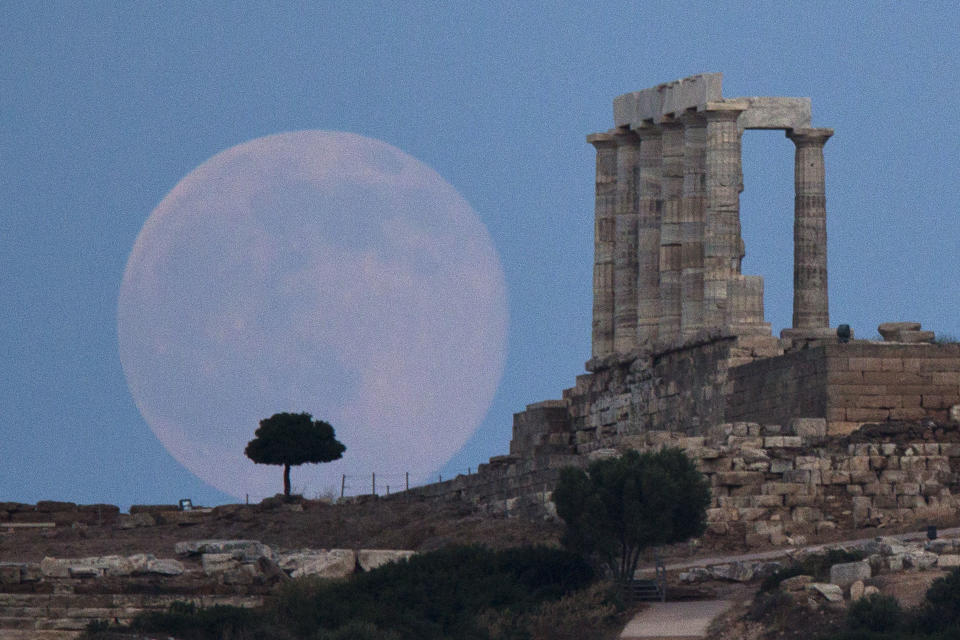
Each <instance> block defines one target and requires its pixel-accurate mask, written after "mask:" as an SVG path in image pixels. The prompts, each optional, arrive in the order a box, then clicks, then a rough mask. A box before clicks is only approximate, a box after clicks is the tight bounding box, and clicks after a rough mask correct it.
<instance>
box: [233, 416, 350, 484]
mask: <svg viewBox="0 0 960 640" xmlns="http://www.w3.org/2000/svg"><path fill="white" fill-rule="evenodd" d="M254 435H255V436H256V437H255V438H254V439H253V440H251V441H250V442H248V443H247V448H246V449H244V452H243V453H244V454H245V455H246V456H247V457H248V458H250V459H251V460H253V461H254V462H256V463H258V464H282V465H283V495H285V496H288V495H290V467H291V466H297V465H301V464H304V463H305V462H310V463H318V462H330V461H331V460H338V459H340V458H341V457H342V456H343V452H344V451H346V449H347V448H346V447H345V446H343V445H342V444H341V443H340V442H338V441H337V439H336V437H335V434H334V432H333V427H331V426H330V425H329V423H326V422H324V421H323V420H314V419H313V416H311V415H310V414H309V413H275V414H273V415H272V416H270V417H269V418H267V419H265V420H261V421H260V428H258V429H257V431H256V432H255V433H254Z"/></svg>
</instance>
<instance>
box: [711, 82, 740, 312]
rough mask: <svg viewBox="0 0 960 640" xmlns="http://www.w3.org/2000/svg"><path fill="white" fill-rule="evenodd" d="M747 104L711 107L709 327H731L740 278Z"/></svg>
mask: <svg viewBox="0 0 960 640" xmlns="http://www.w3.org/2000/svg"><path fill="white" fill-rule="evenodd" d="M746 108H747V103H746V102H738V101H732V102H730V101H728V102H717V103H710V104H708V105H707V110H706V111H704V112H703V116H704V118H705V119H706V123H707V129H706V152H705V153H706V203H705V214H706V218H705V226H704V258H703V259H704V275H703V278H704V294H703V297H704V300H703V312H704V325H705V326H707V327H723V326H728V325H730V324H731V317H730V307H729V306H728V302H727V298H728V286H727V285H728V283H729V282H730V281H731V280H732V278H733V276H735V275H739V273H740V261H741V259H742V258H743V240H742V239H741V236H740V185H741V182H742V169H741V162H740V129H739V127H738V125H737V119H738V118H739V116H740V114H741V113H742V112H743V111H744V110H746Z"/></svg>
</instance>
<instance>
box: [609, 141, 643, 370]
mask: <svg viewBox="0 0 960 640" xmlns="http://www.w3.org/2000/svg"><path fill="white" fill-rule="evenodd" d="M613 136H614V140H616V143H617V187H616V197H615V199H614V211H615V216H614V218H615V221H616V222H615V229H616V231H615V238H616V239H615V242H614V251H613V256H614V257H613V350H614V351H615V352H616V353H629V352H630V351H633V350H634V349H635V348H636V346H637V218H638V216H637V185H638V181H639V172H640V138H638V137H637V136H636V134H634V133H633V132H632V131H630V130H629V129H625V128H624V129H617V130H616V131H615V132H614V133H613Z"/></svg>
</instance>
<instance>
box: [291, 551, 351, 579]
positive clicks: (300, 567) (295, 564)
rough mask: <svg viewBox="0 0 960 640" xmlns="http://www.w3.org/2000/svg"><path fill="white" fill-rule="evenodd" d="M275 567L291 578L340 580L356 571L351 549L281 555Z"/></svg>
mask: <svg viewBox="0 0 960 640" xmlns="http://www.w3.org/2000/svg"><path fill="white" fill-rule="evenodd" d="M277 565H278V566H279V567H280V568H281V569H283V570H284V571H286V572H287V573H288V574H290V577H292V578H299V577H301V576H319V577H321V578H342V577H344V576H348V575H351V574H352V573H353V572H354V570H355V569H356V565H357V554H356V553H355V552H354V551H353V550H352V549H329V550H319V551H318V550H315V549H304V550H302V551H295V552H292V553H285V554H282V555H281V556H280V557H279V559H278V561H277Z"/></svg>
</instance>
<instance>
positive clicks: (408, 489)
mask: <svg viewBox="0 0 960 640" xmlns="http://www.w3.org/2000/svg"><path fill="white" fill-rule="evenodd" d="M406 476H407V491H410V472H409V471H407V472H406Z"/></svg>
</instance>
